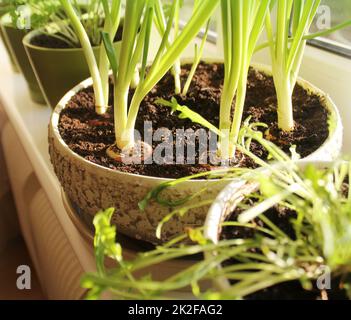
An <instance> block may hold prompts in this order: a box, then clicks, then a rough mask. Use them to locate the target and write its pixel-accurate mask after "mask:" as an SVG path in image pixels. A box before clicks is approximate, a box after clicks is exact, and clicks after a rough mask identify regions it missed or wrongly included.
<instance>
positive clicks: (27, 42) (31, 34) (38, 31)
mask: <svg viewBox="0 0 351 320" xmlns="http://www.w3.org/2000/svg"><path fill="white" fill-rule="evenodd" d="M121 23H122V22H121ZM43 30H44V28H39V29H35V30H32V31H30V32H28V33H27V34H26V35H25V36H24V37H23V40H22V42H23V45H24V46H25V47H27V48H30V49H32V50H37V51H44V52H48V51H50V52H51V51H52V52H69V53H71V52H79V51H82V50H83V49H82V48H47V47H41V46H37V45H34V44H31V42H30V41H31V39H32V38H33V37H35V36H37V35H39V34H42V32H43ZM120 42H121V40H120V41H116V42H114V43H115V44H117V43H120ZM98 48H100V46H94V47H93V50H96V49H98Z"/></svg>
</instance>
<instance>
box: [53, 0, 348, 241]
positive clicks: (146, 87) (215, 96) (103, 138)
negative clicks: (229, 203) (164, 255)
mask: <svg viewBox="0 0 351 320" xmlns="http://www.w3.org/2000/svg"><path fill="white" fill-rule="evenodd" d="M65 2H66V5H69V4H70V2H69V1H65ZM274 3H275V2H274V1H264V0H262V1H232V0H227V1H222V2H221V6H222V15H223V28H222V29H223V30H222V32H223V34H224V35H225V37H224V38H225V39H224V52H225V59H224V63H218V60H217V61H216V62H211V61H208V62H202V63H199V60H200V59H201V52H202V50H203V47H204V43H205V40H203V42H202V43H201V46H200V47H199V48H200V50H198V52H197V53H198V54H197V55H196V56H195V59H193V60H192V62H193V63H192V64H191V63H190V64H189V63H187V64H184V65H183V66H182V69H181V73H180V74H179V72H177V64H178V62H179V58H180V56H181V53H182V52H183V50H184V49H185V48H186V47H187V46H188V45H189V44H190V43H191V42H192V40H193V39H194V38H195V37H196V35H197V32H198V31H199V30H200V28H201V27H203V26H207V27H208V21H209V19H210V18H211V13H212V11H213V10H214V9H215V8H216V7H217V6H218V5H219V2H218V3H216V2H212V3H211V4H210V3H208V2H207V1H206V2H204V3H203V2H199V1H197V2H195V4H194V5H195V9H194V11H193V15H192V17H191V19H190V21H189V22H188V23H187V25H186V27H185V28H184V29H183V30H182V31H181V32H179V30H178V28H177V19H178V18H177V16H178V12H179V2H178V1H174V2H173V3H172V5H171V7H170V9H168V10H163V8H162V2H160V1H156V0H154V1H151V0H150V1H147V2H142V3H141V2H140V3H139V1H136V2H132V3H131V2H129V1H128V2H127V7H126V16H125V21H124V23H125V25H128V30H123V35H122V42H121V55H120V56H118V54H116V50H114V49H113V47H112V45H111V37H110V36H109V35H108V33H103V35H104V36H103V39H104V45H105V49H106V55H107V56H108V58H109V60H110V64H111V67H112V85H113V86H114V90H111V92H110V97H109V106H108V107H107V108H106V112H104V111H105V110H103V109H102V108H101V105H102V104H103V102H102V101H103V100H104V99H103V98H104V94H103V90H102V85H101V73H100V72H99V70H98V64H97V62H96V59H95V57H94V56H93V54H92V48H91V45H90V43H89V42H88V41H86V36H84V34H85V33H84V28H80V27H79V24H78V23H77V24H76V26H75V31H76V34H77V35H78V37H79V39H80V41H81V43H82V44H85V49H84V52H85V55H86V58H87V62H88V65H89V67H90V70H91V75H92V79H90V80H87V81H85V82H83V83H81V84H80V85H79V86H77V87H76V88H74V89H73V90H72V91H70V92H69V93H68V94H67V95H65V97H64V98H63V99H62V100H61V101H60V103H59V104H58V106H57V107H56V109H55V111H54V114H53V116H52V119H51V124H50V131H49V138H50V139H49V141H50V154H51V160H52V163H53V165H54V168H55V171H56V174H57V176H58V178H59V180H60V182H61V184H62V186H63V189H64V191H65V193H66V195H67V196H68V197H69V198H70V199H71V200H72V202H73V203H74V204H75V205H76V206H77V207H78V208H80V212H81V214H82V216H84V217H85V218H84V220H87V221H90V224H91V220H92V217H93V216H94V215H95V213H96V212H97V211H98V210H99V209H100V208H108V207H115V208H116V212H115V214H114V216H113V222H114V223H116V224H118V225H119V227H120V228H119V230H120V232H123V233H127V234H128V235H130V236H133V237H136V238H141V239H143V240H147V241H152V242H157V241H160V240H158V239H157V237H156V234H155V231H156V228H157V222H158V221H160V220H162V219H163V218H164V217H165V216H167V215H168V213H169V212H170V211H172V208H165V207H160V206H157V204H156V202H157V201H155V200H159V198H161V193H162V196H164V195H165V196H164V197H162V199H163V203H164V204H172V206H176V205H181V204H182V203H183V200H184V199H189V198H190V199H192V200H194V202H202V200H204V201H206V197H207V196H208V194H213V193H215V192H217V190H218V188H219V185H220V183H224V182H223V180H221V181H220V183H218V181H206V179H205V178H206V177H207V176H208V175H207V174H206V173H205V172H207V171H208V170H210V169H216V167H218V166H220V165H222V164H225V165H230V166H233V167H237V166H239V167H240V166H241V167H252V166H256V164H253V163H252V160H251V158H250V157H248V156H246V155H245V154H243V153H242V151H240V150H239V149H238V148H237V147H236V142H237V141H238V139H239V134H238V133H239V131H238V130H239V129H240V126H241V124H242V119H243V118H250V119H251V121H252V122H254V123H260V125H259V126H256V128H257V129H258V130H259V131H261V132H265V133H266V134H267V135H268V137H269V138H270V139H271V140H274V141H276V142H277V143H278V145H279V146H280V147H281V148H283V149H284V150H285V151H289V150H290V149H291V146H292V145H295V144H296V149H297V151H298V153H299V154H300V155H301V157H302V158H305V157H308V159H319V158H322V157H324V158H325V159H331V158H334V157H335V156H336V155H337V153H338V152H339V151H340V146H341V136H342V127H341V120H340V116H339V113H338V111H337V109H336V107H335V105H334V104H333V102H332V101H331V100H330V98H329V97H328V96H327V95H325V94H324V93H322V92H321V91H320V90H318V89H316V88H314V87H313V86H312V85H310V84H309V83H307V82H306V81H303V80H298V82H297V86H296V95H294V101H295V104H296V105H298V106H300V107H299V108H298V110H297V117H296V121H295V122H296V123H298V126H299V128H301V130H294V131H292V132H291V133H289V134H285V133H284V132H282V131H280V130H278V129H277V130H274V128H275V127H276V128H278V124H277V123H278V122H277V112H276V110H277V105H276V94H275V87H274V81H273V78H272V77H271V76H270V75H269V72H268V71H267V68H264V67H255V66H253V68H251V69H250V68H249V66H250V61H251V57H252V54H253V52H254V51H255V48H256V42H257V40H258V38H259V36H260V34H261V32H262V31H263V28H264V23H265V21H266V20H267V19H268V18H267V16H268V15H269V12H270V10H271V9H272V7H273V5H274ZM206 9H207V11H206ZM165 12H167V13H165ZM71 13H74V12H73V11H72V10H71ZM106 14H107V16H108V15H109V14H110V13H109V12H108V10H107V11H106ZM165 18H166V19H165ZM70 19H71V20H76V21H77V20H78V19H77V18H75V17H74V15H72V16H71V17H70ZM153 21H154V22H155V26H156V28H157V30H158V33H159V34H160V35H161V41H160V44H159V46H158V47H157V49H158V50H156V54H155V56H154V57H153V59H151V60H150V61H151V62H150V63H149V64H148V63H147V57H148V55H149V53H150V39H151V38H150V33H151V32H150V30H151V26H152V22H153ZM174 22H175V23H174ZM172 24H173V25H175V30H174V29H173V30H172ZM238 25H240V26H243V28H236V27H235V26H238ZM174 35H177V37H174ZM205 38H206V37H205ZM153 44H154V43H153ZM236 44H239V45H236ZM82 46H83V45H82ZM83 47H84V46H83ZM188 61H189V60H188ZM168 71H169V72H168ZM179 75H180V81H178V80H179V79H178V76H179ZM223 79H224V83H223ZM189 83H190V84H189ZM179 84H180V87H179ZM223 84H224V86H223V90H222V85H223ZM112 91H113V93H112ZM176 92H180V94H176ZM111 105H112V107H111ZM329 124H331V125H329ZM302 128H303V129H302ZM189 131H190V132H192V133H190V138H189V139H188V137H186V135H185V136H184V134H183V136H180V137H179V136H177V134H178V133H182V132H183V133H186V134H188V133H189ZM194 131H196V132H194ZM140 132H142V134H140ZM203 133H204V134H203ZM268 133H269V134H268ZM204 137H205V138H204ZM218 137H219V139H218ZM192 138H193V139H194V140H191V139H192ZM203 138H204V139H203ZM188 140H190V148H189V146H188V145H186V144H184V141H186V142H188ZM218 140H219V143H217V142H218ZM184 146H186V147H187V150H186V152H182V151H179V149H180V150H181V148H182V147H183V150H184ZM178 147H180V148H179V149H178ZM192 148H193V149H195V151H194V152H193V151H192V150H193V149H192ZM251 148H252V151H253V153H254V154H255V155H256V156H257V157H259V158H261V160H262V161H264V160H265V159H267V156H268V154H267V152H266V151H265V150H264V148H262V146H257V145H255V144H253V145H252V146H251ZM189 150H190V151H189ZM174 151H175V152H174ZM185 158H187V159H186V161H184V159H185ZM189 159H190V160H189ZM192 174H195V178H196V179H197V180H196V181H195V180H191V181H188V179H184V180H182V182H183V183H175V182H174V180H172V178H181V177H185V176H189V175H192ZM199 180H201V181H199ZM160 183H161V185H160V186H159V184H160ZM205 185H212V186H213V187H212V188H205V189H206V190H207V194H205V193H201V192H200V190H202V189H203V188H204V186H205ZM155 187H156V190H158V191H157V192H151V193H150V194H149V195H148V197H147V199H148V200H149V201H146V202H147V203H148V204H149V205H146V202H143V203H141V206H140V207H139V206H138V202H140V201H141V200H142V199H143V198H144V196H145V194H147V193H148V191H149V190H150V189H153V188H155ZM168 187H173V188H168ZM200 194H201V198H198V196H199V195H200ZM167 198H168V199H167ZM164 199H167V200H168V201H167V200H164ZM179 199H180V200H179ZM140 209H143V210H145V211H144V212H143V211H141V210H140ZM205 211H206V210H205V209H204V208H202V209H201V210H193V214H189V215H186V217H180V216H176V217H175V219H172V221H170V222H169V223H167V225H166V226H165V231H164V232H163V234H162V240H163V241H164V240H167V239H170V238H172V237H173V236H175V235H177V234H179V233H181V232H182V231H183V230H184V228H185V227H186V226H194V225H201V224H202V222H203V219H204V217H205Z"/></svg>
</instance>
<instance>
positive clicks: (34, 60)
mask: <svg viewBox="0 0 351 320" xmlns="http://www.w3.org/2000/svg"><path fill="white" fill-rule="evenodd" d="M41 32H42V31H41V30H40V29H39V30H33V31H31V32H29V33H28V34H27V35H26V36H25V37H24V38H23V44H24V47H25V49H26V52H27V54H28V57H29V60H30V62H31V64H32V67H33V70H34V72H35V75H36V77H37V80H38V82H39V85H40V87H41V89H42V92H43V95H44V97H45V100H46V102H47V103H48V104H49V105H50V106H51V107H52V108H54V107H55V106H56V105H57V103H58V102H59V101H60V100H61V98H62V97H63V96H64V95H65V94H66V93H67V91H69V90H70V89H72V88H73V87H75V86H76V85H77V84H78V83H80V82H82V81H83V80H85V79H87V78H88V77H90V72H89V68H88V65H87V63H86V60H85V56H84V52H83V50H82V49H81V48H68V49H53V48H44V47H39V46H36V45H33V44H31V40H32V39H33V38H34V37H36V36H38V35H40V34H41ZM115 47H116V49H117V52H118V50H119V48H120V42H116V43H115ZM99 52H100V48H99V47H94V53H95V56H96V58H97V59H98V57H99Z"/></svg>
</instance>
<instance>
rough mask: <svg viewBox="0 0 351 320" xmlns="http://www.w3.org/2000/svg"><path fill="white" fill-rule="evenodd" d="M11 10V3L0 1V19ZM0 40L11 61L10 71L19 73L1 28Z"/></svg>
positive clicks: (4, 0) (6, 0) (8, 0)
mask: <svg viewBox="0 0 351 320" xmlns="http://www.w3.org/2000/svg"><path fill="white" fill-rule="evenodd" d="M10 10H11V1H10V0H2V1H0V18H1V17H2V16H3V15H5V14H6V13H8V12H9V11H10ZM0 39H2V40H3V43H4V45H5V49H6V51H7V53H8V56H9V58H10V61H11V65H12V69H13V71H14V72H19V68H18V66H17V65H16V62H15V59H14V57H13V55H12V53H11V50H10V48H9V46H8V44H7V41H5V37H4V35H3V31H2V28H0Z"/></svg>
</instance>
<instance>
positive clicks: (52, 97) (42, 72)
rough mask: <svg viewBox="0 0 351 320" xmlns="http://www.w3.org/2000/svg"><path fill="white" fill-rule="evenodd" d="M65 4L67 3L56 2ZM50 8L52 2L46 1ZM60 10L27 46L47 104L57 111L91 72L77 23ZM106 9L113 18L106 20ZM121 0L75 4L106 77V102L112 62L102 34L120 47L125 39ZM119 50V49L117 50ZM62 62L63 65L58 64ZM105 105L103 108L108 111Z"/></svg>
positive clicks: (30, 35) (27, 39) (35, 32)
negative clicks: (65, 95)
mask: <svg viewBox="0 0 351 320" xmlns="http://www.w3.org/2000/svg"><path fill="white" fill-rule="evenodd" d="M54 3H57V4H60V5H61V6H63V5H65V2H62V3H60V1H58V0H57V1H56V0H55V1H54ZM46 5H48V3H47V2H46ZM63 8H64V7H60V11H58V12H55V13H53V14H51V15H50V17H49V21H47V23H46V24H45V26H42V27H41V28H39V29H36V30H33V31H31V32H30V33H28V34H27V35H26V36H25V37H24V39H23V43H24V46H25V49H26V51H27V54H28V57H29V59H30V61H31V64H32V67H33V69H34V71H35V74H36V76H37V79H38V81H39V84H40V86H41V88H42V91H43V94H44V96H45V99H46V101H47V103H48V104H49V105H50V106H51V107H52V108H54V107H55V106H56V104H57V103H58V102H59V100H60V99H61V98H62V96H63V95H64V94H65V93H66V92H67V91H68V90H69V89H71V88H73V87H74V86H75V85H77V84H78V83H80V82H81V81H83V80H84V79H86V78H87V77H88V76H89V74H90V72H89V66H88V64H87V63H86V61H85V57H84V50H83V48H82V45H81V42H80V39H79V36H78V35H77V34H76V32H75V29H74V25H73V24H74V23H75V22H74V21H72V22H70V20H67V15H66V12H65V11H64V9H63ZM104 8H105V10H108V11H110V12H111V17H109V18H108V19H105V14H104ZM121 9H122V8H121V1H120V0H118V1H112V2H110V1H105V0H104V1H102V0H98V1H97V0H96V1H91V2H89V3H87V4H85V5H84V4H83V3H82V4H79V2H78V3H77V2H74V3H73V7H72V10H74V11H75V16H76V18H77V19H79V21H80V22H81V26H82V27H83V28H84V30H85V31H86V36H87V37H88V39H89V41H90V44H91V46H92V50H93V54H94V56H95V57H96V59H98V62H99V63H98V64H99V67H98V68H99V72H100V74H101V78H102V84H101V85H102V86H103V91H104V93H103V94H104V100H107V99H108V90H109V85H108V72H109V68H110V66H109V63H108V60H107V57H106V54H105V52H104V49H103V48H102V52H101V53H100V51H101V50H100V48H101V46H102V41H101V31H105V32H108V33H109V34H110V36H111V38H112V39H114V41H115V46H116V48H117V47H118V41H119V40H120V38H121V32H122V29H121V28H122V27H121ZM117 50H118V49H117ZM57 61H60V63H57ZM106 106H107V102H104V105H103V106H102V108H106Z"/></svg>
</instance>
